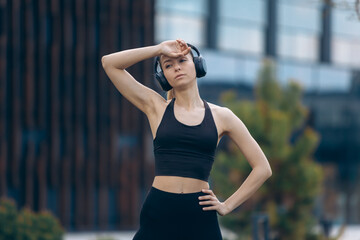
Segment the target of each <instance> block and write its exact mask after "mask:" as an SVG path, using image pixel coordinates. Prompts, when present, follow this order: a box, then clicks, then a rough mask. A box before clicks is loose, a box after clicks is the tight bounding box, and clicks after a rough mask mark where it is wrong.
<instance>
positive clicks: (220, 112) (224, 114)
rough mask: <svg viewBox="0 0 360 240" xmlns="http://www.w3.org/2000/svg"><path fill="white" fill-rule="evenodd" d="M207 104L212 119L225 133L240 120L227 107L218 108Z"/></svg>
mask: <svg viewBox="0 0 360 240" xmlns="http://www.w3.org/2000/svg"><path fill="white" fill-rule="evenodd" d="M207 103H208V105H209V107H210V109H211V112H212V114H213V116H214V118H215V119H216V120H217V121H218V122H219V124H221V126H222V128H223V130H224V131H225V132H228V131H229V130H230V129H231V126H232V125H233V124H234V123H235V122H237V121H240V119H239V118H238V117H237V116H236V115H235V114H234V113H233V111H232V110H231V109H229V108H228V107H223V106H219V105H216V104H213V103H210V102H207Z"/></svg>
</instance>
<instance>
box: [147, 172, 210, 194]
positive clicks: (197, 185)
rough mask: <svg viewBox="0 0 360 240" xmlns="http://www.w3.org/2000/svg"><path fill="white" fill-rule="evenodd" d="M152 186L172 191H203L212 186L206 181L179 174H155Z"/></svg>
mask: <svg viewBox="0 0 360 240" xmlns="http://www.w3.org/2000/svg"><path fill="white" fill-rule="evenodd" d="M152 186H153V187H155V188H158V189H160V190H162V191H166V192H171V193H193V192H201V190H202V189H209V188H210V186H209V183H208V182H206V181H203V180H200V179H195V178H189V177H178V176H155V178H154V181H153V184H152Z"/></svg>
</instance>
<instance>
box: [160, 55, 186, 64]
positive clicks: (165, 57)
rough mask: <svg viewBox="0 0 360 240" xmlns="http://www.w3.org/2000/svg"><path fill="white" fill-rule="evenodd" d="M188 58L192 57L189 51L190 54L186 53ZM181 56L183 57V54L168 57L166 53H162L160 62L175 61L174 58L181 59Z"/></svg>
mask: <svg viewBox="0 0 360 240" xmlns="http://www.w3.org/2000/svg"><path fill="white" fill-rule="evenodd" d="M185 56H186V57H187V58H189V57H190V58H191V55H190V53H188V54H186V55H185ZM179 58H182V56H181V57H175V58H172V57H167V56H165V55H161V56H160V63H161V64H163V63H164V62H165V61H168V60H169V61H173V60H176V59H179Z"/></svg>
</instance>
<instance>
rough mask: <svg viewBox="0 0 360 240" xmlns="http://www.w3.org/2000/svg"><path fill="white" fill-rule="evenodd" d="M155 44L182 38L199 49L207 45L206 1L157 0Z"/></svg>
mask: <svg viewBox="0 0 360 240" xmlns="http://www.w3.org/2000/svg"><path fill="white" fill-rule="evenodd" d="M155 11H156V14H155V42H156V43H160V42H162V41H164V40H169V39H177V38H182V39H184V40H186V41H187V42H189V43H192V44H194V45H196V46H198V47H201V46H203V45H205V39H204V36H205V35H206V32H205V31H206V17H207V1H206V0H197V1H191V0H182V1H174V0H157V1H156V5H155Z"/></svg>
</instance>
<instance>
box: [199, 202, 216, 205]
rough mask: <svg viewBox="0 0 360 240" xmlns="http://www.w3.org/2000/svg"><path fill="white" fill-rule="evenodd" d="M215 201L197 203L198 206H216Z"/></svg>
mask: <svg viewBox="0 0 360 240" xmlns="http://www.w3.org/2000/svg"><path fill="white" fill-rule="evenodd" d="M216 203H217V202H216V201H201V202H199V204H200V205H216Z"/></svg>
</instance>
